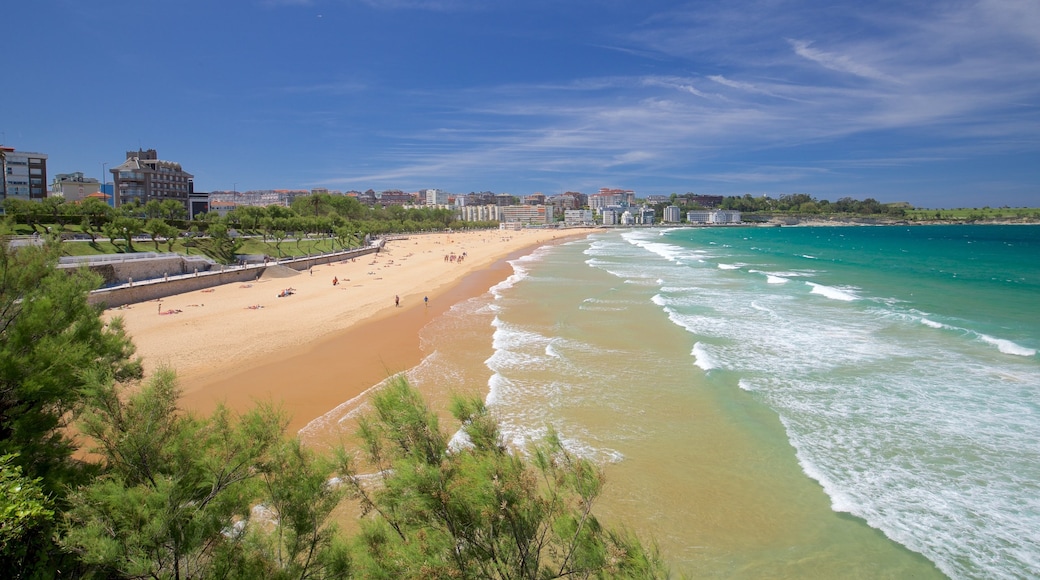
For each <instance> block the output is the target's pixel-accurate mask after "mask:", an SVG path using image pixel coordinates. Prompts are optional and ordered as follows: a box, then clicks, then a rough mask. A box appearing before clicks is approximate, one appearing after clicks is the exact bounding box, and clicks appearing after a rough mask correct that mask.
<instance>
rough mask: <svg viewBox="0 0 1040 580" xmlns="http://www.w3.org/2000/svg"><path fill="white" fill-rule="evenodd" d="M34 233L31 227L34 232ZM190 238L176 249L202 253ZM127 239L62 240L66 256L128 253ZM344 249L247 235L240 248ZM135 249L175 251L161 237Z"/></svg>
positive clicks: (292, 252) (278, 252) (278, 251)
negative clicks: (248, 236)
mask: <svg viewBox="0 0 1040 580" xmlns="http://www.w3.org/2000/svg"><path fill="white" fill-rule="evenodd" d="M29 233H31V230H30V232H29ZM186 241H188V240H186V239H184V238H178V239H177V240H176V241H175V242H174V243H173V248H172V251H173V252H175V253H177V254H184V255H190V256H200V255H202V252H201V251H199V249H198V248H193V247H190V246H185V242H186ZM125 246H126V242H124V241H123V240H116V241H115V243H113V242H110V241H108V240H107V239H106V240H104V241H102V240H98V242H97V243H91V242H90V240H85V241H80V240H67V241H65V242H63V243H62V254H63V255H65V256H99V255H104V254H123V253H126V247H125ZM340 249H342V248H341V247H340V245H339V243H338V242H337V241H336V240H335V239H331V238H307V239H301V240H299V241H296V240H286V241H284V242H282V243H281V244H280V245H277V246H276V244H275V242H274V241H273V240H271V239H270V238H268V241H267V242H264V240H263V238H245V239H244V240H243V243H242V247H241V248H240V249H239V250H238V253H239V254H264V255H267V256H271V257H272V258H278V257H282V258H286V257H298V256H306V255H309V254H320V253H322V252H332V251H336V250H340ZM133 251H134V252H160V253H165V252H169V251H171V249H170V246H169V245H167V244H166V242H163V241H160V242H159V248H158V249H156V247H155V244H154V243H152V241H151V240H134V243H133Z"/></svg>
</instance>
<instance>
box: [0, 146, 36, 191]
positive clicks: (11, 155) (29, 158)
mask: <svg viewBox="0 0 1040 580" xmlns="http://www.w3.org/2000/svg"><path fill="white" fill-rule="evenodd" d="M5 165H6V167H7V179H6V183H7V191H5V192H4V197H6V198H8V199H11V198H13V199H24V200H29V199H43V198H44V197H46V195H47V184H46V181H47V155H45V154H43V153H31V152H28V151H8V152H7V161H6V163H5ZM2 187H3V186H2V185H0V188H2Z"/></svg>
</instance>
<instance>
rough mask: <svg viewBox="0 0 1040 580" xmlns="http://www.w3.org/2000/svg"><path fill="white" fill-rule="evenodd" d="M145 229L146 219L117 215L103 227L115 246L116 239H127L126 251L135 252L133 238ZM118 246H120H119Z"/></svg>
mask: <svg viewBox="0 0 1040 580" xmlns="http://www.w3.org/2000/svg"><path fill="white" fill-rule="evenodd" d="M143 229H144V221H142V220H139V219H137V218H133V217H126V216H125V215H124V216H116V217H114V218H112V220H111V221H110V222H108V224H106V225H105V226H104V228H103V231H104V232H105V235H106V236H108V239H109V240H110V241H111V242H112V245H113V246H114V245H115V243H116V240H126V246H125V248H124V249H125V251H126V252H128V253H129V252H135V251H136V250H134V243H133V238H134V236H136V235H137V234H139V233H141V232H142V231H143ZM117 247H118V246H117Z"/></svg>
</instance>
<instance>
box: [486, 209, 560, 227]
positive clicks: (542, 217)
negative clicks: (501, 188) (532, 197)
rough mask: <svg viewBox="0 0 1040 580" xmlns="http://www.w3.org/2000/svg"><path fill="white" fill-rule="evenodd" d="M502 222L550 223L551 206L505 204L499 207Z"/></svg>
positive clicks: (551, 218)
mask: <svg viewBox="0 0 1040 580" xmlns="http://www.w3.org/2000/svg"><path fill="white" fill-rule="evenodd" d="M499 211H500V212H501V215H502V221H503V222H518V223H522V224H551V223H552V221H553V206H551V205H507V206H505V207H502V208H499Z"/></svg>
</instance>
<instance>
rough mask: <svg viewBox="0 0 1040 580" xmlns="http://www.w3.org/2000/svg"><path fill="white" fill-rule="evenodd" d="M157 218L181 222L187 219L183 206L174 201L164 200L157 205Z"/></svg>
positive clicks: (186, 212)
mask: <svg viewBox="0 0 1040 580" xmlns="http://www.w3.org/2000/svg"><path fill="white" fill-rule="evenodd" d="M159 209H160V211H159V217H161V218H163V219H167V220H183V219H186V218H187V217H188V210H187V208H185V207H184V204H183V203H181V202H179V201H177V200H176V199H164V200H162V202H160V204H159Z"/></svg>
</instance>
